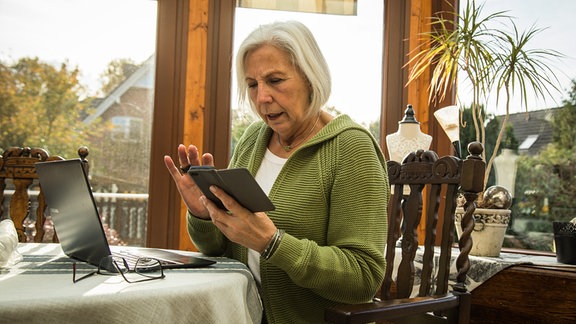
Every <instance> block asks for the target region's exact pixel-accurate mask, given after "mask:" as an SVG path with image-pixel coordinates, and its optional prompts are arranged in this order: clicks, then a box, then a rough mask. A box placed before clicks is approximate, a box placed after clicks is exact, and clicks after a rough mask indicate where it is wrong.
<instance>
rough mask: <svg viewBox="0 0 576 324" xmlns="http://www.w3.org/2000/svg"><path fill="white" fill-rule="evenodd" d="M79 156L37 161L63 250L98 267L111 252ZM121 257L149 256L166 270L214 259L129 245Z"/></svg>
mask: <svg viewBox="0 0 576 324" xmlns="http://www.w3.org/2000/svg"><path fill="white" fill-rule="evenodd" d="M82 164H83V162H82V161H81V160H80V159H71V160H58V161H48V162H39V163H36V172H37V173H38V176H39V180H40V185H41V186H42V190H43V192H44V195H45V197H46V204H47V205H48V210H49V213H50V215H51V216H52V221H53V222H54V228H55V230H56V233H58V239H59V240H60V244H61V245H62V250H63V251H64V253H65V254H66V255H67V256H68V257H69V258H72V259H75V260H78V261H82V262H87V263H90V264H92V265H95V266H98V265H99V263H100V261H101V260H103V259H104V258H106V257H108V256H110V255H112V254H114V255H116V253H117V252H120V251H115V250H113V251H112V252H111V250H110V246H109V245H108V241H107V240H106V234H105V233H104V228H103V227H102V221H101V219H100V215H99V213H98V209H97V207H96V201H95V200H94V196H93V194H92V189H91V187H90V183H89V181H88V177H87V175H86V172H85V171H84V168H83V166H82ZM126 251H129V255H126V254H125V252H124V251H122V252H120V253H122V254H120V255H118V256H121V257H125V258H126V257H127V256H128V257H148V258H155V259H158V260H160V261H161V262H162V266H163V267H164V268H166V269H170V268H198V267H207V266H209V265H211V264H214V263H215V261H212V260H207V259H203V258H197V257H193V256H189V255H184V254H179V253H176V252H171V251H167V250H162V249H153V248H130V249H126Z"/></svg>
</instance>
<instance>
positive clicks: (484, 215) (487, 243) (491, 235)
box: [454, 207, 512, 257]
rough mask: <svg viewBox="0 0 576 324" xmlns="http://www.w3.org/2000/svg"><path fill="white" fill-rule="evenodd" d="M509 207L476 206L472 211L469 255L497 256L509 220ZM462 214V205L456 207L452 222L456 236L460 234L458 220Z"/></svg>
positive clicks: (460, 227) (460, 229) (460, 228)
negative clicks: (473, 223)
mask: <svg viewBox="0 0 576 324" xmlns="http://www.w3.org/2000/svg"><path fill="white" fill-rule="evenodd" d="M511 212H512V211H511V210H510V209H485V208H476V210H475V212H474V219H475V221H476V223H475V225H474V231H472V250H471V251H470V255H474V256H485V257H498V256H500V250H501V249H502V244H503V243H504V236H505V235H506V229H507V228H508V223H509V222H510V214H511ZM463 215H464V209H463V208H462V207H458V208H456V215H455V218H454V223H455V224H456V234H458V238H460V235H462V226H461V225H460V220H461V219H462V216H463Z"/></svg>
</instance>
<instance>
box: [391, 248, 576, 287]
mask: <svg viewBox="0 0 576 324" xmlns="http://www.w3.org/2000/svg"><path fill="white" fill-rule="evenodd" d="M458 253H459V251H458V248H456V247H454V248H452V257H451V268H450V284H455V283H456V275H457V274H458V271H457V269H456V257H457V256H458ZM401 256H402V249H401V248H400V247H399V246H397V247H396V253H395V257H396V258H395V260H394V263H395V264H396V265H395V267H394V269H397V267H398V264H399V262H400V258H401ZM423 257H424V247H423V246H420V247H419V248H418V250H417V251H416V257H415V258H414V268H415V272H416V276H419V275H420V273H421V269H422V262H423ZM439 257H440V249H439V247H436V248H435V256H434V267H435V269H434V270H433V276H436V275H437V273H438V269H437V266H438V259H439ZM469 259H470V269H469V270H468V273H467V276H466V287H467V289H468V291H470V292H473V291H474V290H475V289H476V288H478V287H480V286H482V285H483V284H484V283H485V282H486V281H488V280H489V279H490V278H492V277H493V276H495V275H497V274H498V273H499V272H501V271H504V270H506V269H508V268H511V267H514V266H520V265H525V266H537V267H542V268H554V269H558V270H561V271H565V272H571V273H576V266H575V265H568V264H561V263H558V261H557V260H556V257H555V256H547V255H537V254H526V253H515V252H504V251H503V252H501V253H500V256H498V257H479V256H473V255H470V256H469ZM395 271H396V270H395ZM393 276H394V277H395V276H396V274H393ZM417 282H418V281H417ZM418 291H419V286H418V285H417V284H416V285H415V286H414V288H413V290H412V296H413V297H414V296H417V295H418Z"/></svg>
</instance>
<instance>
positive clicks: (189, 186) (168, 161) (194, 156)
mask: <svg viewBox="0 0 576 324" xmlns="http://www.w3.org/2000/svg"><path fill="white" fill-rule="evenodd" d="M178 160H179V163H180V168H185V167H188V166H199V165H211V166H214V157H213V156H212V154H210V153H205V154H203V155H202V157H200V154H199V152H198V148H197V147H196V146H194V145H190V146H188V148H186V146H184V145H183V144H180V145H178ZM164 164H165V165H166V168H167V169H168V172H170V175H171V176H172V179H173V180H174V183H175V184H176V187H177V188H178V192H179V193H180V196H181V197H182V200H183V201H184V203H185V204H186V207H187V208H188V210H189V211H190V212H191V213H192V214H193V215H194V216H196V217H199V218H204V219H210V214H209V213H208V210H207V209H206V207H205V206H204V204H203V203H202V202H201V201H200V197H202V196H203V195H204V194H203V193H202V191H201V190H200V188H198V186H197V185H196V183H195V182H194V180H192V177H190V176H189V175H188V174H187V173H186V172H181V169H180V168H178V167H177V166H176V164H175V163H174V161H173V160H172V158H171V157H170V156H168V155H165V156H164Z"/></svg>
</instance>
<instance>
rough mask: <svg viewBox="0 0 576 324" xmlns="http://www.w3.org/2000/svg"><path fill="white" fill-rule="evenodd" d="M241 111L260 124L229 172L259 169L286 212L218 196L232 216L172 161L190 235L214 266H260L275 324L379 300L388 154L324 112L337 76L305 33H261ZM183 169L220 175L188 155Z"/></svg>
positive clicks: (246, 70) (243, 72)
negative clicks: (223, 261)
mask: <svg viewBox="0 0 576 324" xmlns="http://www.w3.org/2000/svg"><path fill="white" fill-rule="evenodd" d="M236 65H237V74H238V84H239V93H240V101H241V102H245V101H249V103H250V105H251V107H252V109H253V110H254V112H255V113H257V114H258V115H259V116H260V118H261V120H260V121H257V122H255V123H254V124H253V125H251V126H250V127H249V128H248V129H247V130H246V132H245V133H244V135H243V137H242V138H241V139H240V141H239V143H238V145H237V146H236V149H235V152H234V154H233V156H232V159H231V162H230V165H229V166H230V167H235V168H236V167H244V168H247V169H248V170H250V172H251V173H252V174H253V175H254V176H255V178H256V180H257V181H258V183H259V184H260V186H261V187H262V188H263V189H264V191H265V192H266V193H267V194H268V196H269V197H270V199H271V200H272V202H273V203H274V205H275V206H276V209H275V210H274V211H270V212H267V213H263V212H259V213H251V212H250V211H248V210H247V209H245V208H244V207H243V206H241V205H239V204H238V202H236V201H235V200H234V199H233V198H231V197H230V196H229V195H227V194H226V192H224V191H223V190H221V189H220V188H217V187H215V186H213V187H212V188H211V191H212V192H213V193H214V194H215V195H216V196H217V197H218V198H220V200H221V201H222V202H223V204H224V206H225V207H226V209H227V210H224V209H219V208H218V207H217V206H216V205H215V204H214V203H212V202H211V201H210V200H208V199H207V198H206V197H205V196H203V195H202V193H201V192H200V190H199V189H198V187H196V185H195V184H194V182H193V181H192V179H191V178H190V177H189V176H187V175H186V174H181V173H180V170H179V168H178V167H177V166H176V165H175V163H174V162H173V160H172V159H171V158H170V157H168V156H166V157H165V158H164V160H165V163H166V167H167V168H168V170H169V171H170V174H171V175H172V178H173V179H174V181H175V183H176V185H177V187H178V189H179V192H180V194H181V196H182V198H183V200H184V202H185V203H186V205H187V207H188V232H189V234H190V237H191V239H192V241H193V242H194V244H195V245H196V247H197V248H198V249H199V250H200V251H201V252H203V253H205V254H207V255H226V256H228V257H232V258H235V259H238V260H240V261H242V262H244V263H246V264H248V266H249V267H250V269H251V271H252V272H253V274H254V277H255V278H256V280H257V282H258V284H259V287H260V288H261V296H262V301H263V305H264V311H265V318H264V319H263V322H266V321H267V322H268V323H319V322H322V321H323V314H324V308H326V307H329V306H331V305H334V304H336V303H361V302H367V301H369V300H371V298H372V297H373V296H374V294H375V292H376V290H377V289H378V287H379V285H380V283H381V280H382V278H383V275H384V270H385V260H384V248H385V238H386V229H387V220H386V206H387V201H388V195H389V191H388V178H387V174H386V162H385V159H384V157H383V155H382V152H381V150H380V148H379V145H378V143H377V142H376V141H375V140H374V138H373V137H372V136H371V135H370V133H369V132H368V131H367V130H366V129H365V128H363V127H361V126H359V125H358V124H356V123H355V122H353V121H352V120H351V119H350V118H349V117H348V116H346V115H341V116H338V117H332V116H331V115H330V114H329V113H328V112H326V111H323V110H322V107H323V105H324V104H325V103H326V101H327V100H328V97H329V96H330V90H331V81H330V72H329V69H328V66H327V63H326V61H325V59H324V56H323V55H322V53H321V51H320V49H319V47H318V45H317V43H316V41H315V39H314V37H313V36H312V34H311V32H310V31H309V30H308V29H307V28H306V27H305V26H304V25H303V24H301V23H299V22H294V21H290V22H278V23H273V24H269V25H263V26H260V27H259V28H257V29H256V30H254V31H253V32H252V33H251V34H250V35H249V36H248V37H247V38H246V39H245V40H244V42H243V43H242V45H241V46H240V49H239V52H238V54H237V58H236ZM178 158H179V163H180V165H181V166H183V167H187V166H190V165H194V166H196V165H213V156H212V155H211V154H209V153H205V154H203V155H202V156H201V155H200V153H199V152H198V149H197V148H196V147H195V146H193V145H190V146H188V147H185V146H184V145H180V146H179V147H178Z"/></svg>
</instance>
